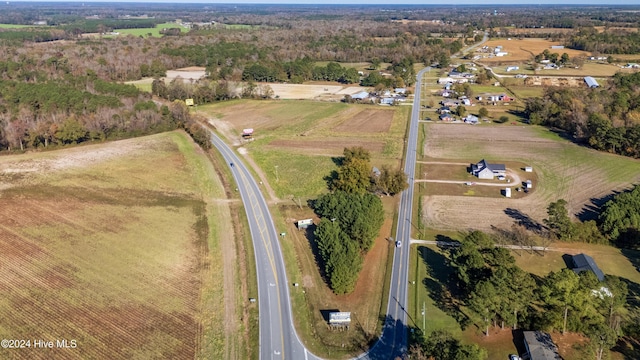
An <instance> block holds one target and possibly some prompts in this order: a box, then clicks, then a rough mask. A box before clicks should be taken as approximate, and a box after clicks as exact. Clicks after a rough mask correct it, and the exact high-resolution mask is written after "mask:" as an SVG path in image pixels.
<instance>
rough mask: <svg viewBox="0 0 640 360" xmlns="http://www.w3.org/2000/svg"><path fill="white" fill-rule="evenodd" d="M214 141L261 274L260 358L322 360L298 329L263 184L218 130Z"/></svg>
mask: <svg viewBox="0 0 640 360" xmlns="http://www.w3.org/2000/svg"><path fill="white" fill-rule="evenodd" d="M211 141H212V143H213V145H214V146H215V147H216V148H217V149H218V151H219V152H220V153H221V154H222V157H223V158H224V159H225V161H226V162H227V164H228V165H229V167H230V169H231V173H232V174H233V177H234V179H235V181H236V184H237V186H238V187H237V191H238V192H239V193H240V197H241V198H242V202H243V204H244V208H245V211H246V213H247V220H248V222H249V230H250V232H251V238H252V241H253V248H254V253H255V257H256V270H257V271H256V272H257V274H258V308H259V312H260V318H259V322H260V330H259V332H260V345H259V347H260V359H263V360H266V359H295V360H298V359H300V360H302V359H304V360H307V359H319V358H318V357H316V356H314V355H313V354H311V353H309V352H308V351H307V349H306V348H305V347H304V345H302V342H301V341H300V339H299V338H298V335H297V334H296V332H295V327H294V325H293V317H292V315H291V299H290V298H289V287H290V286H292V284H289V282H288V281H287V275H286V272H285V266H284V260H283V258H282V251H281V249H280V243H279V240H278V237H279V236H281V233H280V232H278V231H277V230H276V227H275V225H274V224H273V219H272V218H271V213H270V212H269V207H268V206H267V202H266V200H265V199H264V196H263V195H262V192H261V191H260V187H259V186H258V184H257V183H256V181H255V180H254V178H253V177H252V175H251V173H250V172H249V170H248V169H247V167H246V166H245V165H244V164H243V162H242V161H241V159H240V158H239V157H238V155H236V153H235V152H233V151H232V150H231V149H230V148H229V146H227V144H225V143H224V142H223V141H222V140H221V139H220V138H219V137H218V136H217V135H216V134H214V133H211ZM284 236H285V237H286V236H287V235H284ZM229 241H231V240H229Z"/></svg>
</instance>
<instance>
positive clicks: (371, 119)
mask: <svg viewBox="0 0 640 360" xmlns="http://www.w3.org/2000/svg"><path fill="white" fill-rule="evenodd" d="M393 114H394V110H380V109H375V110H374V109H371V110H364V111H361V112H359V113H357V114H356V115H355V116H354V117H352V118H350V119H348V120H347V121H344V122H342V123H341V124H340V125H338V126H336V127H334V128H333V130H335V131H338V132H351V133H385V132H387V131H389V128H390V127H391V122H392V121H393Z"/></svg>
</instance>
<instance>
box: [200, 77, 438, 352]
mask: <svg viewBox="0 0 640 360" xmlns="http://www.w3.org/2000/svg"><path fill="white" fill-rule="evenodd" d="M429 69H430V68H425V69H423V70H421V71H420V72H419V73H418V74H417V82H416V91H415V100H414V104H413V111H412V114H411V123H410V127H409V135H408V138H407V139H406V141H407V143H406V144H407V145H406V157H405V166H404V171H405V173H406V174H407V176H408V178H409V188H408V189H407V190H405V191H403V192H402V194H401V198H400V207H399V214H398V226H397V232H396V238H395V239H396V240H399V241H401V243H402V246H400V247H396V249H395V254H394V257H393V268H392V274H391V284H390V291H389V303H388V305H387V316H386V320H385V322H384V326H383V329H382V335H381V337H380V339H379V340H378V342H376V344H375V345H374V346H373V347H372V348H371V349H370V350H369V351H368V352H367V353H365V354H362V355H361V356H359V357H358V359H380V360H382V359H385V360H386V359H393V358H395V357H396V356H401V355H403V354H404V353H406V351H407V325H408V324H407V312H406V308H407V305H408V301H407V292H408V284H409V279H408V276H409V271H408V267H409V251H410V244H411V243H410V240H411V227H412V222H411V219H412V209H413V190H414V186H413V183H414V173H415V165H416V153H417V146H418V145H417V144H418V120H419V118H420V97H421V87H422V85H421V84H422V81H421V79H422V76H423V75H424V73H425V72H426V71H428V70H429ZM211 140H212V143H213V145H214V146H215V147H216V148H217V149H218V151H220V153H221V154H222V156H223V158H224V159H225V161H227V163H229V166H230V168H231V173H232V174H233V177H234V178H235V181H236V183H237V184H238V191H239V192H240V196H241V198H242V202H243V203H244V207H245V210H246V212H247V219H248V222H249V228H250V231H251V237H252V239H253V246H254V253H255V256H256V267H257V273H258V302H259V305H258V306H259V311H260V359H263V360H264V359H294V360H302V359H305V360H306V359H319V358H318V357H316V356H314V355H312V354H310V353H309V352H308V351H307V349H306V348H305V347H304V345H303V344H302V342H301V341H300V339H299V338H298V336H297V334H296V332H295V327H294V324H293V318H292V315H291V300H290V298H289V286H290V284H289V283H288V282H287V275H286V273H285V266H284V260H283V258H282V251H281V250H280V243H279V242H278V236H279V233H278V231H276V228H275V226H274V224H273V219H272V218H271V214H270V212H269V208H268V206H267V202H266V200H265V199H264V197H263V195H262V193H261V191H260V188H259V186H258V184H257V183H256V181H255V180H254V178H253V177H252V175H251V173H250V172H249V170H248V169H247V168H246V166H245V165H244V164H243V163H242V161H241V160H240V158H239V157H238V156H237V155H236V154H235V153H234V152H233V151H232V150H231V149H230V148H229V146H227V145H226V144H225V143H224V142H223V141H222V140H221V139H220V138H219V137H218V136H217V135H215V134H214V133H212V134H211Z"/></svg>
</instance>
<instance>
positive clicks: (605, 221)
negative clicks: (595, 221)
mask: <svg viewBox="0 0 640 360" xmlns="http://www.w3.org/2000/svg"><path fill="white" fill-rule="evenodd" d="M599 221H600V227H601V229H602V232H603V233H605V234H607V237H608V238H609V239H610V240H611V241H614V242H615V243H616V244H617V245H619V246H621V247H626V248H632V249H640V186H638V185H636V186H635V187H634V188H633V189H632V190H631V191H627V192H623V193H620V194H617V195H615V196H614V197H613V199H611V200H609V201H608V202H606V203H605V204H604V206H603V208H602V212H601V213H600V218H599Z"/></svg>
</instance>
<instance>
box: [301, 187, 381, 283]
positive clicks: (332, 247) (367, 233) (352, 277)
mask: <svg viewBox="0 0 640 360" xmlns="http://www.w3.org/2000/svg"><path fill="white" fill-rule="evenodd" d="M314 209H315V211H316V212H317V213H318V215H320V216H321V217H322V220H321V221H320V223H319V224H318V226H317V228H316V231H315V233H314V235H315V237H316V242H317V244H318V250H319V253H320V256H321V258H322V261H323V265H324V274H325V277H326V278H327V280H328V282H329V285H330V286H331V289H333V291H334V292H335V293H336V294H345V293H349V292H351V291H353V288H354V287H355V283H356V280H357V279H358V275H359V274H360V270H361V269H362V261H363V255H364V254H365V253H366V252H367V250H369V249H370V248H371V246H372V245H373V241H374V240H375V238H376V237H377V236H378V233H379V232H380V228H381V227H382V222H383V221H384V211H383V209H382V202H381V201H380V198H378V197H377V196H375V195H373V194H368V193H367V194H356V193H352V194H348V193H345V192H343V191H336V192H333V193H330V194H326V195H323V196H321V197H320V198H318V199H317V200H316V202H315V204H314Z"/></svg>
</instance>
